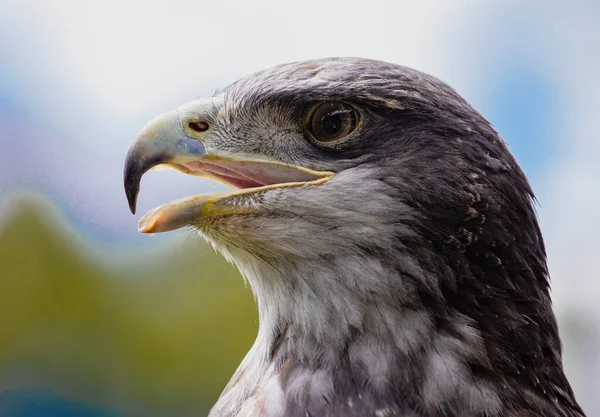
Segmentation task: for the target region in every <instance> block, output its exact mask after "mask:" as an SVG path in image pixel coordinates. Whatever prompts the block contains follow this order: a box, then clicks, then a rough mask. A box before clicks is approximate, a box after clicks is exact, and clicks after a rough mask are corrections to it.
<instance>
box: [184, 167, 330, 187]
mask: <svg viewBox="0 0 600 417" xmlns="http://www.w3.org/2000/svg"><path fill="white" fill-rule="evenodd" d="M185 166H186V167H187V168H189V169H190V170H192V171H203V172H206V173H208V174H210V175H213V176H215V177H217V178H219V179H220V180H222V181H224V182H226V183H228V184H230V185H232V186H234V187H236V188H253V187H262V186H264V185H273V184H284V183H293V182H307V181H312V180H315V179H317V178H319V176H317V175H314V174H311V173H309V172H305V171H302V170H300V169H298V168H296V167H288V166H285V165H279V164H272V163H264V162H252V161H230V160H223V161H219V160H208V161H206V160H203V161H192V162H188V163H186V164H185Z"/></svg>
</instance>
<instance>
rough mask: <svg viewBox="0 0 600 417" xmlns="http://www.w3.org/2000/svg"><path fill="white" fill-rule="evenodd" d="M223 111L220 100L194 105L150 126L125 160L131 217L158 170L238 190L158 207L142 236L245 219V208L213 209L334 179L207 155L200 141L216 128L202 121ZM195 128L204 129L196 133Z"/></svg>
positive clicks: (297, 169)
mask: <svg viewBox="0 0 600 417" xmlns="http://www.w3.org/2000/svg"><path fill="white" fill-rule="evenodd" d="M221 105H222V99H221V98H220V97H216V98H213V99H208V100H198V101H193V102H191V103H188V104H186V105H184V106H182V107H180V108H179V109H177V110H173V111H171V112H168V113H165V114H163V115H162V116H159V117H158V118H156V119H154V120H153V121H152V122H150V123H148V124H147V125H146V126H145V127H144V128H143V129H142V132H141V133H140V134H139V135H138V137H137V138H136V139H135V141H134V142H133V143H132V145H131V147H130V148H129V151H128V152H127V156H126V158H125V167H124V172H123V180H124V187H125V195H126V197H127V201H128V203H129V209H130V210H131V212H132V213H133V214H135V210H136V201H137V196H138V194H139V189H140V181H141V179H142V176H143V175H144V173H146V172H147V171H148V170H150V169H152V168H154V167H156V166H157V165H166V166H168V167H170V168H174V169H177V170H179V171H181V172H184V173H186V174H189V175H195V176H200V177H205V178H211V179H214V180H217V181H220V182H223V183H225V184H228V185H230V186H232V187H233V188H237V189H238V190H237V191H234V192H230V193H215V194H204V195H197V196H192V197H187V198H183V199H181V200H177V201H174V202H171V203H169V204H165V205H163V206H160V207H157V208H155V209H153V210H151V211H150V212H149V213H148V214H147V215H146V216H144V217H143V218H142V219H140V223H139V231H140V232H142V233H156V232H166V231H169V230H174V229H178V228H180V227H184V226H187V225H189V224H192V223H194V222H195V221H197V220H198V219H200V218H202V217H209V216H211V217H212V216H216V215H231V214H249V213H251V212H252V210H251V209H248V208H247V207H240V206H234V205H233V203H229V204H215V203H217V202H219V201H220V200H222V199H224V198H225V197H231V196H234V195H239V196H243V195H245V194H254V193H257V192H261V191H265V190H268V189H271V188H282V187H296V186H302V185H317V184H321V183H323V182H326V181H327V180H329V179H330V178H332V177H333V175H334V174H333V173H332V172H327V171H313V170H310V169H307V168H303V167H299V166H294V165H289V164H284V163H281V162H277V161H268V160H262V159H258V158H249V157H246V156H241V155H232V154H225V153H222V152H221V153H219V152H216V151H214V150H212V151H211V152H209V151H207V147H206V145H205V143H204V141H205V139H206V138H207V137H208V136H209V135H210V130H211V129H213V128H215V127H214V126H210V124H209V123H208V122H207V121H206V120H207V119H213V118H210V117H207V116H208V115H210V114H213V113H214V112H215V111H216V110H217V109H218V108H219V107H220V106H221ZM198 123H201V126H202V127H203V129H200V130H199V129H198V128H197V126H199V124H198Z"/></svg>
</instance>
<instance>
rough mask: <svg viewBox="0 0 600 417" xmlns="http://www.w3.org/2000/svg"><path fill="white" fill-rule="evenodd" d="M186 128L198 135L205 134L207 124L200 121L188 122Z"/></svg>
mask: <svg viewBox="0 0 600 417" xmlns="http://www.w3.org/2000/svg"><path fill="white" fill-rule="evenodd" d="M188 127H189V128H190V129H192V130H193V131H194V132H198V133H202V132H206V131H207V130H208V128H209V126H208V123H206V122H202V121H197V122H188Z"/></svg>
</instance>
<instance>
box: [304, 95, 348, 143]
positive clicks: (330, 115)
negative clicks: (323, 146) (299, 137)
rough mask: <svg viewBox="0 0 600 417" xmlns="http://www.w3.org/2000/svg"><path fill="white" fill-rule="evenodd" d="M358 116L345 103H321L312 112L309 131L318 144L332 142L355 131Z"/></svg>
mask: <svg viewBox="0 0 600 417" xmlns="http://www.w3.org/2000/svg"><path fill="white" fill-rule="evenodd" d="M357 124H358V114H357V112H356V110H354V108H352V107H350V106H349V105H347V104H345V103H322V104H319V105H318V106H317V107H316V108H315V109H314V110H313V112H312V115H311V117H310V121H309V129H310V133H311V134H312V136H313V137H314V138H315V139H316V140H317V141H319V142H324V143H328V142H334V141H337V140H340V139H342V138H345V137H346V136H348V135H349V134H350V133H352V132H353V131H354V129H356V125H357Z"/></svg>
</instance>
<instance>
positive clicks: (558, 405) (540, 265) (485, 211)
mask: <svg viewBox="0 0 600 417" xmlns="http://www.w3.org/2000/svg"><path fill="white" fill-rule="evenodd" d="M158 165H162V166H167V167H170V168H174V169H176V170H179V171H181V172H183V173H185V174H189V175H194V176H199V177H204V178H210V179H214V180H217V181H220V182H222V183H225V184H228V185H229V186H231V187H232V190H231V191H228V192H219V193H211V194H200V195H196V196H191V197H187V198H182V199H180V200H176V201H173V202H170V203H168V204H165V205H162V206H160V207H157V208H155V209H153V210H151V211H150V212H149V213H148V214H146V215H145V216H144V217H142V218H141V219H140V221H139V231H140V232H142V233H158V232H166V231H170V230H175V229H179V228H182V227H191V228H193V229H195V230H197V231H198V232H199V234H200V235H201V236H202V237H203V238H204V239H206V240H207V241H208V242H210V244H212V245H213V246H214V247H215V248H216V250H217V251H219V252H220V253H221V254H222V255H223V256H224V257H225V258H226V259H227V260H229V261H230V262H232V263H234V264H235V265H237V267H238V268H239V270H240V272H241V274H242V275H243V277H244V278H245V280H246V281H247V282H248V283H249V286H250V287H251V289H252V291H253V293H254V296H255V298H256V303H257V306H258V312H259V330H258V335H257V338H256V341H255V343H254V345H253V346H252V348H251V349H250V351H249V352H248V354H247V356H246V357H245V358H244V360H243V361H242V362H241V364H240V365H239V368H238V369H237V371H236V372H235V374H234V375H233V377H232V379H231V381H230V382H229V383H228V385H227V386H226V388H225V389H224V391H223V393H222V394H221V396H220V398H219V399H218V401H217V403H216V404H215V405H214V407H213V408H212V410H211V412H210V414H209V416H210V417H392V416H398V417H534V416H535V417H538V416H544V417H581V416H583V415H584V413H583V411H582V410H581V408H580V407H579V405H578V404H577V402H576V400H575V397H574V394H573V391H572V389H571V386H570V385H569V382H568V380H567V378H566V376H565V374H564V371H563V367H562V358H561V341H560V338H559V334H558V329H557V323H556V319H555V316H554V313H553V310H552V303H551V298H550V294H549V273H548V268H547V264H546V253H545V248H544V242H543V239H542V234H541V231H540V227H539V225H538V222H537V218H536V212H535V197H534V195H533V192H532V189H531V187H530V185H529V183H528V180H527V178H526V176H525V175H524V173H523V171H522V170H521V168H520V167H519V165H518V164H517V162H516V160H515V158H514V157H513V156H512V155H511V153H510V151H509V150H508V148H507V145H506V143H505V142H504V141H503V140H502V139H501V138H500V136H499V135H498V133H497V132H496V131H495V130H494V128H493V127H492V125H491V124H490V123H489V122H488V121H487V120H486V119H485V118H484V117H483V116H482V115H481V114H479V113H478V112H477V111H475V110H474V109H473V108H472V107H471V106H470V105H469V104H468V103H467V102H466V101H465V100H464V99H463V98H462V97H461V96H460V95H459V94H458V93H456V92H455V91H454V90H453V89H452V88H451V87H449V86H448V85H447V84H445V83H444V82H442V81H440V80H439V79H437V78H435V77H433V76H430V75H427V74H424V73H422V72H419V71H417V70H414V69H410V68H406V67H403V66H399V65H395V64H391V63H386V62H381V61H375V60H368V59H360V58H327V59H319V60H311V61H304V62H296V63H290V64H284V65H279V66H276V67H273V68H271V69H267V70H264V71H261V72H258V73H256V74H253V75H250V76H247V77H245V78H243V79H241V80H239V81H236V82H235V83H233V84H231V85H230V86H228V87H226V88H224V89H223V90H219V91H217V92H216V93H215V94H214V96H213V97H210V98H206V99H199V100H195V101H191V102H189V103H187V104H184V105H182V106H181V107H178V108H177V109H175V110H172V111H170V112H168V113H166V114H163V115H161V116H159V117H158V118H156V119H155V120H153V121H151V122H150V123H148V124H147V125H146V126H145V127H144V128H143V129H142V131H141V133H140V134H139V136H138V137H137V138H136V139H135V140H134V142H133V143H132V145H131V147H130V149H129V152H128V154H127V156H126V160H125V167H124V186H125V193H126V196H127V199H128V202H129V206H130V209H131V211H132V212H133V213H134V214H135V208H136V199H137V195H138V192H139V187H140V181H141V178H142V175H143V174H144V173H145V172H146V171H148V170H149V169H151V168H154V167H156V166H158Z"/></svg>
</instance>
